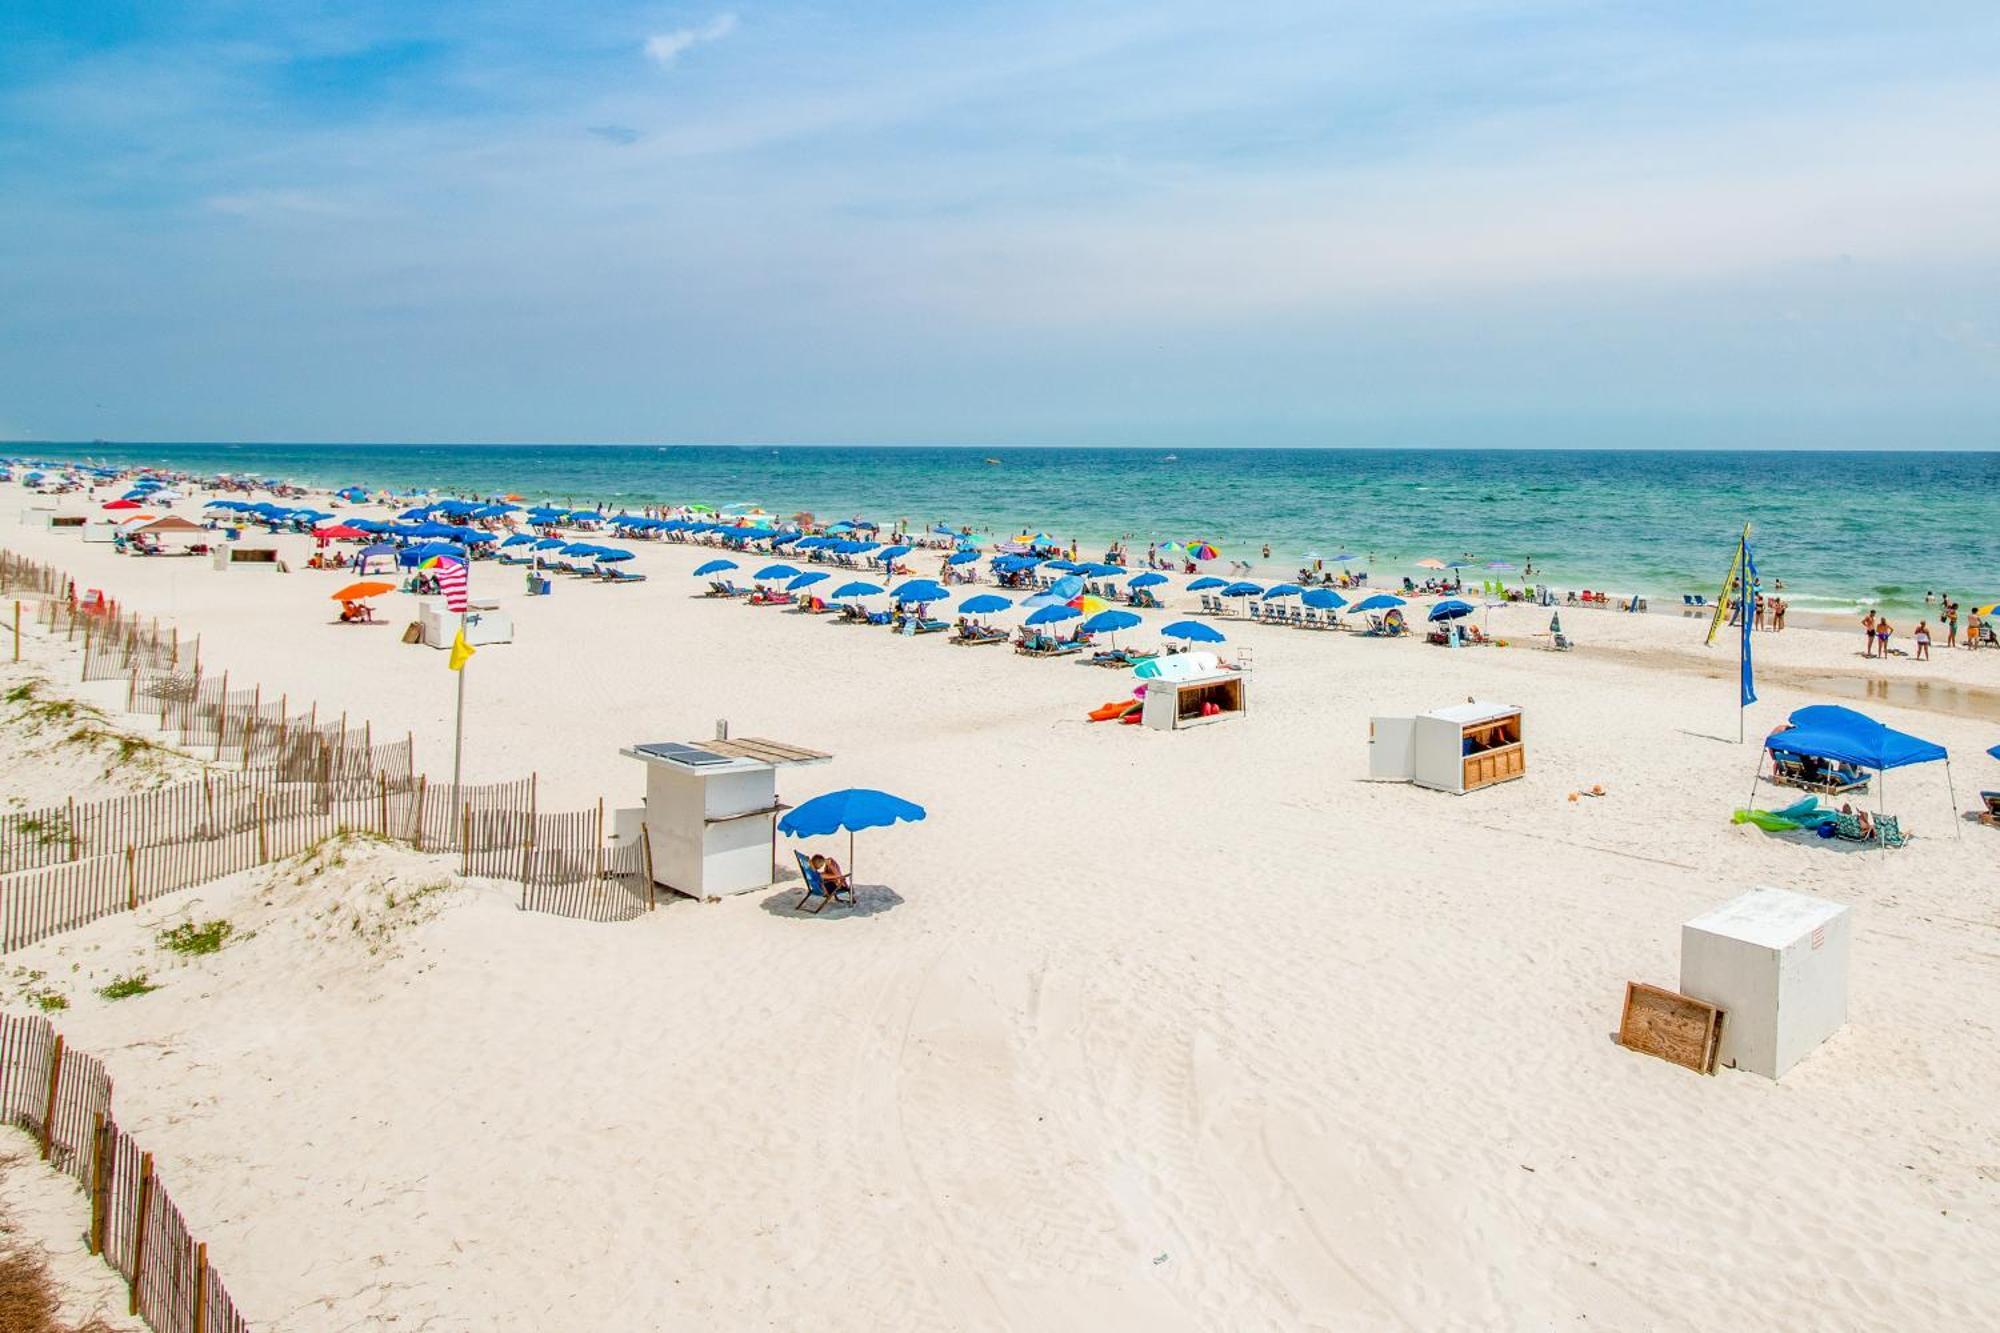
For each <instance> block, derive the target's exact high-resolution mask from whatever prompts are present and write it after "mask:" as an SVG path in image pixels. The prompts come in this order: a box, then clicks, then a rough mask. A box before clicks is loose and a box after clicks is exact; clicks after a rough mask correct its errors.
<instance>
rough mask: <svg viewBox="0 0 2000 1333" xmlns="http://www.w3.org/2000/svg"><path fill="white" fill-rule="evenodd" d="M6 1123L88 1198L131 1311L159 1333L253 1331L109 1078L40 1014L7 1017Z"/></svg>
mask: <svg viewBox="0 0 2000 1333" xmlns="http://www.w3.org/2000/svg"><path fill="white" fill-rule="evenodd" d="M0 1120H4V1121H5V1122H6V1123H7V1124H9V1125H12V1126H14V1127H16V1128H18V1129H20V1130H22V1131H24V1132H25V1133H27V1134H28V1135H29V1136H30V1137H31V1138H33V1139H34V1140H35V1142H36V1143H37V1145H38V1146H39V1147H40V1150H41V1156H42V1160H43V1161H45V1162H47V1163H48V1164H49V1165H50V1166H52V1167H54V1168H55V1169H56V1170H58V1171H61V1172H63V1173H64V1174H65V1175H68V1176H69V1177H70V1178H71V1179H73V1180H75V1181H76V1183H77V1184H78V1185H79V1186H81V1187H82V1188H83V1190H84V1192H85V1193H86V1194H87V1195H88V1196H89V1200H90V1225H89V1228H88V1230H87V1231H86V1233H85V1234H86V1237H87V1240H88V1243H89V1246H90V1250H91V1252H92V1253H93V1254H96V1255H98V1256H99V1257H101V1258H102V1259H103V1260H104V1262H105V1263H106V1264H108V1265H110V1266H111V1269H112V1271H114V1272H116V1273H117V1274H118V1275H119V1276H120V1277H122V1278H124V1279H125V1283H126V1287H127V1289H128V1291H129V1297H128V1312H129V1313H131V1314H135V1315H138V1316H139V1317H140V1318H142V1319H144V1320H145V1321H146V1322H147V1323H148V1324H149V1325H151V1326H152V1327H153V1328H154V1329H156V1330H158V1333H247V1331H248V1329H249V1327H250V1325H249V1323H248V1321H246V1320H245V1319H244V1318H243V1316H242V1315H241V1314H240V1313H238V1311H237V1309H236V1304H235V1302H234V1301H232V1300H231V1299H230V1296H229V1291H228V1288H226V1287H225V1286H224V1285H223V1282H222V1278H221V1275H220V1274H218V1273H217V1272H216V1271H215V1270H214V1269H213V1268H212V1267H210V1266H209V1262H208V1246H207V1245H206V1244H204V1243H202V1242H199V1241H196V1240H195V1239H194V1238H193V1236H192V1235H191V1234H190V1233H189V1230H188V1225H187V1219H186V1218H184V1217H183V1216H182V1215H181V1210H180V1209H179V1208H177V1207H175V1206H174V1201H173V1199H172V1198H170V1197H169V1196H168V1194H167V1191H166V1189H165V1187H164V1186H162V1185H161V1183H160V1181H159V1177H158V1176H157V1175H156V1174H155V1173H154V1171H153V1155H152V1154H151V1153H149V1152H145V1151H143V1150H142V1149H141V1148H140V1147H139V1146H138V1144H136V1143H135V1142H133V1140H132V1137H131V1136H130V1135H129V1134H127V1133H126V1132H125V1131H124V1130H123V1129H122V1128H120V1127H119V1125H118V1122H117V1121H116V1120H115V1119H114V1118H113V1117H112V1113H111V1077H110V1075H109V1074H108V1073H106V1072H105V1069H104V1066H103V1064H102V1063H101V1062H99V1061H98V1060H97V1059H96V1058H95V1057H93V1056H90V1055H87V1054H85V1053H84V1052H82V1051H73V1050H69V1049H67V1048H65V1046H64V1044H63V1039H62V1037H61V1036H60V1035H58V1034H57V1032H56V1030H55V1028H54V1027H53V1026H52V1025H51V1024H50V1023H49V1021H48V1020H47V1019H46V1018H42V1017H40V1016H39V1015H20V1014H4V1013H0Z"/></svg>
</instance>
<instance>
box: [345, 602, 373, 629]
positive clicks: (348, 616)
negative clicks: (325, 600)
mask: <svg viewBox="0 0 2000 1333" xmlns="http://www.w3.org/2000/svg"><path fill="white" fill-rule="evenodd" d="M366 618H367V611H366V610H365V609H364V608H363V607H362V605H361V603H359V602H342V603H341V604H340V623H341V624H343V625H356V624H359V623H360V622H361V621H362V620H364V619H366Z"/></svg>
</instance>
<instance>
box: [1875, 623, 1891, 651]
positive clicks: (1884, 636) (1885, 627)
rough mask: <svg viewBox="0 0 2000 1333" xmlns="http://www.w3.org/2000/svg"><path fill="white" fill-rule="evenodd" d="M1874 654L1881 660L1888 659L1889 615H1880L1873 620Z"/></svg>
mask: <svg viewBox="0 0 2000 1333" xmlns="http://www.w3.org/2000/svg"><path fill="white" fill-rule="evenodd" d="M1875 655H1876V656H1877V657H1879V658H1881V659H1882V660H1883V661H1885V662H1886V661H1887V660H1888V659H1889V617H1887V616H1882V617H1880V618H1878V619H1877V620H1876V621H1875Z"/></svg>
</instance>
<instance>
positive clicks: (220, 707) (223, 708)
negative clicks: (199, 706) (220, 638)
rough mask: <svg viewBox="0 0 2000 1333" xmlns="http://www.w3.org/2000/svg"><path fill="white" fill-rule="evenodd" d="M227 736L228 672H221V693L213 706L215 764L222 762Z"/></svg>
mask: <svg viewBox="0 0 2000 1333" xmlns="http://www.w3.org/2000/svg"><path fill="white" fill-rule="evenodd" d="M228 734H229V671H228V668H226V667H225V668H224V669H223V672H222V693H221V695H220V696H218V697H217V699H216V704H215V762H217V763H218V764H219V763H221V762H222V740H223V737H225V736H227V735H228Z"/></svg>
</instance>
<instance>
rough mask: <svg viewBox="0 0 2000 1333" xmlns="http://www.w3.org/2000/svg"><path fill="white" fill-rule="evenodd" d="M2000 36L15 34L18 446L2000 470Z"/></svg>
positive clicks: (969, 14) (555, 31)
mask: <svg viewBox="0 0 2000 1333" xmlns="http://www.w3.org/2000/svg"><path fill="white" fill-rule="evenodd" d="M1996 223H2000V6H1995V5H1992V4H1990V3H1929V4H1925V3H1915V4H1902V5H1887V4H1881V3H1870V4H1854V3H1845V2H1844V0H1819V2H1818V3H1812V4H1806V3H1789V2H1787V0H1772V2H1770V3H1764V4H1758V5H1742V4H1735V3H1730V4H1722V3H1702V2H1701V0H1687V2H1684V3H1675V4H1669V3H1624V4H1586V3H1575V2H1572V3H1562V2H1557V0H1551V2H1549V3H1502V2H1501V0H1486V2H1480V0H1458V2H1456V3H1430V2H1428V0H1415V2H1414V3H1408V4H1401V5H1393V6H1392V5H1382V4H1374V5H1357V4H1340V3H1329V2H1326V0H1322V2H1321V3H1313V4H1298V5H1286V4H1273V5H1239V6H1217V5H1214V4H1200V5H1195V4H1177V3H1172V2H1171V0H1169V2H1168V3H1156V4H1147V5H1142V6H1125V5H1111V4H1094V3H1089V2H1088V0H1082V2H1078V0H1072V2H1071V3H1065V4H1054V3H1051V4H1045V5H1036V4H1026V5H1001V4H995V5H981V6H971V5H945V4H934V3H933V4H918V3H902V4H897V3H890V4H879V5H872V6H852V5H832V4H817V5H801V4H763V5H758V4H718V5H699V6H684V5H623V4H596V5H589V6H577V5H558V4H553V3H508V2H507V0H485V2H483V3H477V4H473V3H441V4H428V5H419V4H411V3H394V4H391V3H382V4H375V3H353V4H330V3H329V4H311V3H290V2H288V0H266V2H265V3H242V2H231V3H219V2H218V3H177V2H176V0H146V2H145V3H124V4H109V3H101V2H98V0H67V2H66V3H42V2H41V0H11V3H9V4H8V5H7V6H5V7H4V8H0V438H5V437H14V438H66V439H76V438H91V437H96V436H103V437H108V438H117V439H199V440H231V439H288V440H413V441H414V440H605V441H635V442H637V441H659V440H678V441H798V442H815V441H829V442H834V441H853V442H874V443H903V442H909V443H953V442H963V443H971V444H982V443H1019V444H1061V443H1088V444H1118V443H1135V444H1136V443H1172V444H1183V445H1193V444H1293V445H1296V444H1315V443H1324V444H1339V445H1360V444H1371V443H1381V444H1423V443H1438V444H1451V445H1478V444H1494V445H1509V444H1536V443H1542V444H1557V445H1578V446H1582V445H1597V444H1607V445H1608V444H1619V443H1630V444H1636V445H1646V446H1660V445H1673V444H1688V445H1750V444H1772V445H1864V446H1873V447H1923V446H1932V447H1981V448H1994V447H2000V225H1996Z"/></svg>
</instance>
